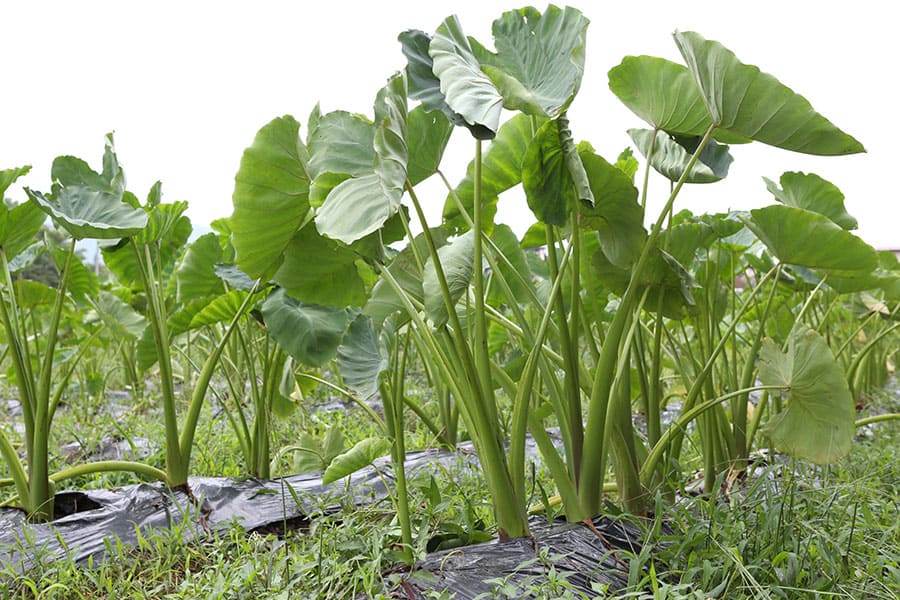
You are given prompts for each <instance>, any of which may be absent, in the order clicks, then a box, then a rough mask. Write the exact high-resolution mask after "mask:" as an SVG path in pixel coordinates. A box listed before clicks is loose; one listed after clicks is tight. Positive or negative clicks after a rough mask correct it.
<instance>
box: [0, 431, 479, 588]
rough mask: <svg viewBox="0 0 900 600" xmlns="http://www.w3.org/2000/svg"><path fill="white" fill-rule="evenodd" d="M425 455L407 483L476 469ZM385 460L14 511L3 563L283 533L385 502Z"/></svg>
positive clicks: (158, 487)
mask: <svg viewBox="0 0 900 600" xmlns="http://www.w3.org/2000/svg"><path fill="white" fill-rule="evenodd" d="M464 450H465V449H464V448H463V451H462V452H447V451H441V450H423V451H420V452H410V453H408V455H407V460H406V469H407V472H408V474H409V476H415V475H416V474H417V473H420V472H422V471H423V470H428V469H437V468H440V467H441V466H443V467H449V468H458V466H459V465H469V466H470V467H472V466H475V467H477V461H476V459H475V457H474V455H473V454H471V452H465V451H464ZM392 481H393V477H392V473H391V469H390V459H389V458H387V457H385V458H382V459H379V460H377V461H376V462H375V463H374V464H373V465H372V466H369V467H366V468H365V469H361V470H360V471H357V472H356V473H354V474H353V475H351V476H350V477H348V478H346V479H343V480H340V481H338V482H335V483H333V484H329V485H323V484H322V479H321V474H320V473H310V474H303V475H292V476H289V477H284V478H281V479H274V480H258V479H247V480H237V479H229V478H223V477H192V478H190V480H189V485H190V490H191V492H192V494H193V498H191V497H189V496H188V494H187V492H186V491H185V490H178V489H175V490H172V489H168V488H166V487H165V486H164V485H162V484H160V483H141V484H136V485H129V486H124V487H120V488H114V489H100V490H87V491H83V492H60V493H58V494H57V495H56V505H55V508H56V514H57V515H62V516H60V517H59V518H57V519H56V520H54V521H53V522H51V523H41V524H34V523H27V522H26V520H25V515H24V514H23V513H22V512H21V511H19V510H16V509H0V563H4V564H8V565H12V566H13V567H14V568H16V569H18V570H20V571H22V572H24V571H27V570H28V569H30V568H31V567H33V566H34V565H35V564H37V563H39V562H46V561H51V560H54V559H56V558H61V557H66V556H68V557H69V558H70V559H73V560H75V561H76V562H78V563H80V564H85V563H86V562H87V561H88V559H93V560H94V561H95V562H96V561H98V560H102V559H103V557H104V556H105V553H106V545H105V543H104V540H106V539H107V538H111V539H114V538H118V540H119V541H121V542H122V543H123V544H124V545H126V546H134V545H136V544H137V541H138V535H139V531H140V532H141V534H146V533H147V532H149V531H152V530H154V529H157V530H159V529H175V528H178V529H179V530H180V531H181V532H182V533H181V535H182V537H183V538H184V539H187V540H189V539H193V538H196V537H200V536H204V535H207V534H208V533H209V532H214V531H218V530H224V529H228V528H229V527H231V526H232V525H233V524H234V523H235V522H237V523H238V524H240V525H241V526H242V527H243V528H244V529H246V530H247V531H265V532H281V531H285V530H292V529H297V528H301V527H303V526H304V525H305V524H306V523H307V522H308V521H309V518H310V515H321V514H323V513H328V512H331V511H335V510H337V509H338V508H339V506H340V502H341V501H344V502H346V499H347V498H348V497H349V498H351V499H352V501H353V502H355V503H356V504H358V505H364V504H368V503H371V502H375V501H378V500H380V499H383V498H386V497H387V495H388V493H387V487H386V485H387V484H392Z"/></svg>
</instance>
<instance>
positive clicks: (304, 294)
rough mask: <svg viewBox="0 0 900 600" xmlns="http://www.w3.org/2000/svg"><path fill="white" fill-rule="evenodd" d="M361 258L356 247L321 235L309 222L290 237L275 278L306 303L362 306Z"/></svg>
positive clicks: (363, 284) (363, 290)
mask: <svg viewBox="0 0 900 600" xmlns="http://www.w3.org/2000/svg"><path fill="white" fill-rule="evenodd" d="M358 260H359V257H358V256H357V254H356V253H355V252H354V251H353V250H351V249H350V248H347V247H346V246H344V245H342V244H339V243H338V242H335V241H333V240H329V239H328V238H325V237H322V236H321V235H319V233H318V231H316V227H315V224H313V223H310V224H308V225H306V226H305V227H303V228H302V229H301V230H300V231H298V232H296V233H295V234H294V237H293V238H291V240H290V242H289V243H288V245H287V247H286V248H285V249H284V262H283V263H282V265H281V267H279V269H278V270H277V271H276V272H275V275H274V276H273V279H274V281H275V282H276V283H277V284H278V285H280V286H282V287H284V288H285V289H286V290H287V291H288V293H289V294H290V295H291V296H293V297H295V298H298V299H300V300H302V301H304V302H309V303H311V304H324V305H327V306H350V305H353V306H361V305H362V304H364V303H365V301H366V287H365V283H364V282H363V280H362V278H361V277H360V274H359V269H358V267H357V261H358Z"/></svg>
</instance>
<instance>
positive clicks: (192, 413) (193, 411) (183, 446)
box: [172, 281, 269, 485]
mask: <svg viewBox="0 0 900 600" xmlns="http://www.w3.org/2000/svg"><path fill="white" fill-rule="evenodd" d="M258 286H259V281H257V282H256V284H254V286H253V289H252V290H250V292H249V293H248V294H247V296H246V297H245V298H244V301H243V302H242V303H241V305H240V307H239V308H238V310H237V312H236V313H235V314H234V317H232V319H231V322H230V323H229V324H228V328H227V329H226V330H225V333H224V334H223V335H222V338H221V339H220V340H219V341H218V343H217V344H216V345H215V346H214V347H213V350H212V352H210V353H209V355H208V356H207V357H206V360H205V361H204V362H203V369H202V370H201V371H200V376H199V378H198V379H197V383H196V385H195V386H194V390H193V393H192V394H191V402H190V404H189V405H188V411H187V415H186V417H185V420H184V427H183V429H182V431H181V437H180V440H179V449H180V452H179V453H180V455H181V461H182V464H181V468H180V469H179V471H178V474H179V475H180V477H179V479H181V478H182V477H181V475H182V474H183V479H184V480H183V481H178V480H175V481H172V485H181V484H182V483H186V482H187V475H188V472H189V471H190V462H191V451H192V449H193V445H194V434H195V433H196V431H197V421H198V420H199V419H200V409H201V408H202V407H203V401H204V399H205V398H206V392H207V390H208V389H209V382H210V380H211V379H212V376H213V373H214V372H215V369H216V366H217V365H218V362H219V356H221V354H222V351H223V350H224V349H225V345H226V344H227V343H228V338H229V337H231V334H232V332H234V330H235V329H236V328H237V326H238V322H239V321H240V319H241V317H242V316H243V315H244V313H245V312H246V311H247V309H248V308H249V307H250V306H251V305H252V303H253V302H254V301H255V299H256V298H255V292H256V289H257V287H258ZM265 463H266V465H268V464H269V461H268V456H266V458H265Z"/></svg>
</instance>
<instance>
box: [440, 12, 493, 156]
mask: <svg viewBox="0 0 900 600" xmlns="http://www.w3.org/2000/svg"><path fill="white" fill-rule="evenodd" d="M428 53H429V54H430V55H431V58H432V60H433V61H434V64H433V65H432V71H433V72H434V74H435V75H436V76H437V78H438V79H439V80H440V82H441V93H442V94H443V95H444V99H445V100H446V102H447V105H448V106H449V107H450V109H451V110H452V111H453V112H455V113H457V114H459V115H461V116H462V117H463V118H464V119H465V120H466V123H468V124H470V125H473V126H475V125H480V126H481V128H473V129H470V131H472V134H473V135H474V136H476V137H478V138H479V139H491V138H493V137H494V134H495V133H496V132H497V128H498V127H499V126H500V111H501V109H502V108H503V98H502V97H501V96H500V92H499V91H498V90H497V88H496V87H495V86H494V84H493V83H492V82H491V80H490V79H489V78H488V76H487V75H485V74H484V73H483V72H482V71H481V65H480V63H479V62H478V59H477V58H475V55H474V54H473V53H472V46H471V45H470V44H469V40H468V38H466V36H465V34H464V33H463V31H462V26H461V25H460V24H459V20H458V19H457V18H456V17H455V16H453V17H448V18H447V19H445V20H444V22H443V23H441V25H440V26H439V27H438V29H437V32H436V33H435V35H434V38H433V39H432V40H431V44H430V45H429V48H428ZM482 128H483V129H482Z"/></svg>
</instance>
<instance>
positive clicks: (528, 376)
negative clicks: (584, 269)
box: [509, 246, 572, 498]
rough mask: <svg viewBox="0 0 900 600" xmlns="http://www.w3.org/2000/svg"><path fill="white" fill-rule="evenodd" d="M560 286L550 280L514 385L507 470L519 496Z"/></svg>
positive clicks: (569, 251)
mask: <svg viewBox="0 0 900 600" xmlns="http://www.w3.org/2000/svg"><path fill="white" fill-rule="evenodd" d="M571 256H572V247H571V246H570V247H569V248H568V249H567V250H566V253H565V255H564V256H563V263H562V264H563V266H565V264H568V262H569V260H570V258H571ZM561 289H562V278H561V277H557V278H555V279H554V281H553V287H552V288H551V289H550V296H549V298H548V300H547V307H546V308H545V309H544V314H543V317H542V318H541V323H540V325H539V326H538V331H537V334H536V337H535V339H534V344H533V345H532V349H531V351H530V352H529V353H528V358H527V359H526V361H525V368H524V369H523V371H522V376H521V378H520V379H519V382H518V384H517V385H516V387H515V390H514V393H515V396H514V398H515V400H514V401H513V415H512V431H511V432H510V439H509V470H510V478H511V479H512V481H513V485H514V486H517V489H516V495H517V496H518V497H520V498H524V496H525V434H526V428H527V426H528V415H529V414H530V413H531V398H532V394H533V392H534V377H535V374H536V372H537V366H538V364H539V363H538V359H539V356H540V353H541V350H542V348H543V344H544V338H545V337H546V335H547V330H548V329H549V327H550V321H551V317H552V315H553V306H554V305H555V304H556V300H555V298H557V297H558V296H559V295H560V290H561ZM557 416H558V418H559V422H560V423H564V422H565V420H564V418H563V415H557Z"/></svg>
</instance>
